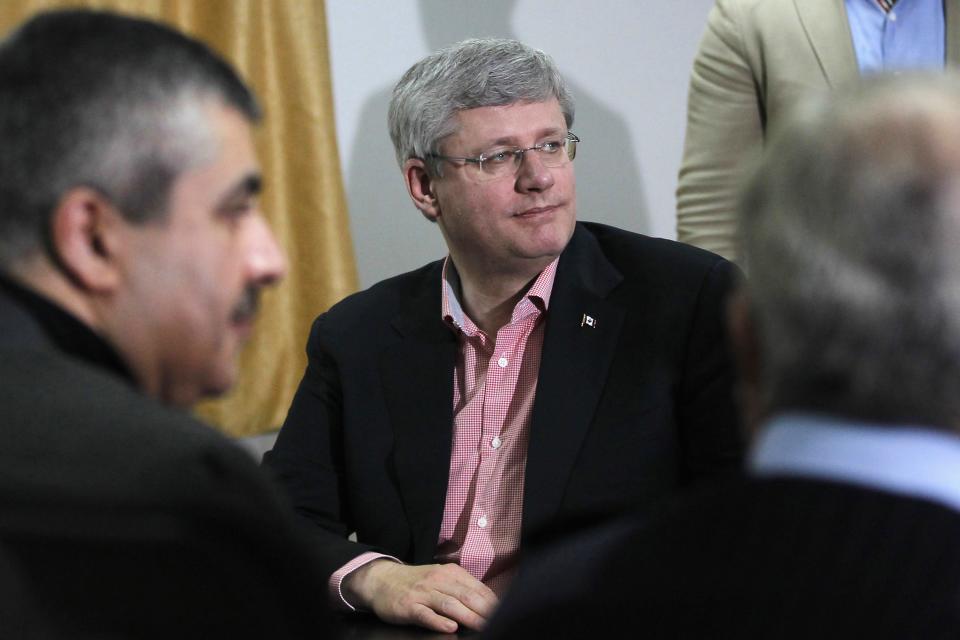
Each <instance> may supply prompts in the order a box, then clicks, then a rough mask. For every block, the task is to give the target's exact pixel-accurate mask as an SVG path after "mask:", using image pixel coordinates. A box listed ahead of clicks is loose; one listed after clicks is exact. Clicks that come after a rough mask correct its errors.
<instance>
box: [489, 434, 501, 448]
mask: <svg viewBox="0 0 960 640" xmlns="http://www.w3.org/2000/svg"><path fill="white" fill-rule="evenodd" d="M501 444H503V442H502V441H501V440H500V436H493V440H491V441H490V446H491V447H493V448H494V449H499V448H500V445H501Z"/></svg>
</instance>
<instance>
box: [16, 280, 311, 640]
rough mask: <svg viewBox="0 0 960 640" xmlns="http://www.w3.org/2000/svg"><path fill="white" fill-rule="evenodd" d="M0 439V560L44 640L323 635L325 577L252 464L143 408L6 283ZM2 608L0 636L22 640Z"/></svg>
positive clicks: (114, 368)
mask: <svg viewBox="0 0 960 640" xmlns="http://www.w3.org/2000/svg"><path fill="white" fill-rule="evenodd" d="M0 434H2V441H3V446H0V549H2V550H3V552H4V556H5V558H7V559H8V560H10V562H11V563H12V565H13V566H14V568H15V569H16V571H17V573H18V575H19V577H20V578H21V580H22V589H23V591H24V592H25V593H24V594H23V597H24V598H25V600H26V601H29V602H31V603H34V604H35V606H36V607H37V609H38V610H39V611H40V617H41V618H42V619H43V620H45V621H46V623H48V624H49V626H50V628H49V631H50V633H51V634H55V633H56V632H57V631H62V632H64V633H65V636H64V637H66V636H69V637H86V634H87V633H89V634H91V636H92V637H107V636H109V637H121V636H122V637H130V638H146V637H151V638H152V637H171V635H173V636H182V635H192V634H193V633H200V634H201V635H204V636H205V637H223V636H224V635H231V637H250V636H249V635H247V634H250V635H253V636H257V637H266V636H270V637H301V635H300V634H302V633H305V632H306V631H307V630H308V629H309V630H310V631H311V632H314V631H318V630H322V626H323V624H324V617H323V613H322V612H323V610H324V606H323V598H322V597H319V596H317V595H316V593H317V592H318V590H320V591H322V590H323V589H324V588H325V581H326V576H323V575H320V574H318V573H317V571H316V558H315V556H314V555H313V552H312V550H311V546H312V545H310V544H309V542H307V541H306V540H305V539H304V538H303V537H302V536H303V534H302V531H301V530H300V524H299V521H298V520H297V519H295V517H294V516H293V514H292V512H291V511H290V508H289V505H288V504H287V503H286V500H285V498H284V497H283V496H282V494H281V493H280V492H279V491H277V489H276V487H275V486H274V485H273V484H272V483H271V482H270V481H269V479H268V478H267V477H265V476H264V474H263V473H262V471H261V470H260V469H259V468H258V467H257V465H256V464H255V463H254V461H253V460H251V459H250V456H249V455H248V454H247V453H246V452H244V451H242V450H241V449H239V448H238V447H237V446H236V445H233V444H231V443H229V442H228V441H227V439H226V438H224V437H223V436H221V435H219V434H218V433H216V432H215V431H213V430H212V429H210V428H209V427H207V426H205V425H202V424H200V423H199V422H197V421H195V420H193V419H192V418H191V417H189V415H187V414H186V413H184V412H180V411H177V410H173V409H170V408H168V407H165V406H163V405H161V404H160V403H158V402H156V401H154V400H152V399H149V398H147V397H146V396H144V395H143V394H142V393H140V391H139V390H138V389H137V388H136V386H135V384H134V382H133V380H132V379H131V378H130V376H129V375H128V373H127V371H126V369H125V367H124V365H123V363H122V362H121V361H120V359H119V358H118V357H117V355H116V354H115V353H114V352H113V350H112V349H111V348H110V347H109V346H108V345H107V343H106V342H104V341H103V340H102V339H100V338H98V337H97V336H96V335H95V334H93V333H92V332H91V331H90V330H89V329H87V328H86V327H85V326H84V325H82V324H81V323H80V322H79V321H77V320H76V319H75V318H73V317H72V316H70V315H69V314H67V313H65V312H64V311H62V310H61V309H59V308H58V307H56V306H55V305H53V304H52V303H50V302H48V301H46V300H45V299H43V298H41V297H39V296H36V295H35V294H33V293H31V292H29V291H27V290H25V289H23V288H21V287H19V286H16V285H14V284H13V283H11V282H8V281H5V280H3V279H0ZM204 550H205V551H204ZM206 553H209V556H210V557H208V558H205V557H203V556H204V555H205V554H206ZM189 554H194V555H189ZM208 560H209V562H208ZM194 563H195V564H194ZM213 568H216V569H223V570H224V573H211V570H213ZM123 580H126V581H123ZM287 582H289V583H290V584H291V591H290V592H286V590H285V588H284V585H285V584H286V583H287ZM261 583H263V584H270V585H271V586H272V587H273V588H275V589H276V595H275V596H274V595H273V594H272V592H269V591H267V592H266V593H262V592H261V589H260V587H259V586H258V585H259V584H261ZM247 587H249V588H250V590H249V591H248V590H246V589H247ZM307 589H309V590H310V592H311V595H309V596H308V597H305V598H301V597H299V596H298V595H297V593H298V592H300V591H304V590H307ZM254 592H255V593H254ZM260 596H264V597H265V598H267V600H266V601H265V600H261V599H260ZM2 600H3V601H4V602H6V601H7V600H6V598H2ZM286 602H289V604H286ZM2 607H3V605H2V604H0V636H3V637H6V636H7V634H13V635H17V633H15V632H13V631H12V630H11V629H10V628H9V627H8V628H4V626H3V620H6V619H7V618H6V617H4V616H3V615H2ZM258 607H259V608H258ZM288 607H289V608H288ZM279 617H282V618H283V619H282V620H278V618H279ZM51 637H55V635H52V636H51Z"/></svg>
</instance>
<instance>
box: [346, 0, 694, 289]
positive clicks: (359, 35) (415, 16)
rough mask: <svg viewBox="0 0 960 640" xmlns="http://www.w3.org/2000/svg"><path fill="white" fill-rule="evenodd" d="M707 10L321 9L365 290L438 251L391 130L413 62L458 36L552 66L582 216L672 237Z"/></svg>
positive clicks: (399, 4) (477, 0)
mask: <svg viewBox="0 0 960 640" xmlns="http://www.w3.org/2000/svg"><path fill="white" fill-rule="evenodd" d="M712 5H713V0H666V1H664V0H593V1H588V0H327V28H328V30H329V43H330V53H331V64H332V68H333V69H332V70H333V85H334V102H335V109H336V121H337V136H338V140H339V144H340V160H341V166H342V167H343V171H344V181H345V183H346V187H347V198H348V201H349V205H350V218H351V226H352V232H353V240H354V246H355V249H356V257H357V266H358V269H359V272H360V282H361V285H362V286H364V287H366V286H369V285H370V284H373V283H374V282H376V281H378V280H381V279H383V278H385V277H388V276H390V275H394V274H397V273H400V272H403V271H407V270H410V269H414V268H416V267H419V266H421V265H422V264H424V263H426V262H428V261H430V260H433V259H436V258H438V257H441V256H443V255H445V250H444V246H443V241H442V239H441V237H440V232H439V230H438V229H437V228H436V226H435V225H432V224H430V223H429V222H427V221H426V220H425V219H423V218H422V217H421V216H420V214H419V213H418V212H417V211H416V209H414V208H413V205H412V204H410V202H409V200H408V198H407V195H406V191H405V190H404V188H403V183H402V181H401V178H400V172H399V170H398V168H397V166H396V164H395V162H394V159H393V150H392V147H391V145H390V140H389V136H388V135H387V127H386V112H387V101H388V99H389V92H390V89H391V88H392V87H393V85H394V83H395V82H396V81H397V80H398V79H399V77H400V75H401V74H402V73H403V72H404V71H406V69H407V68H408V67H410V65H412V64H413V63H414V62H416V61H417V60H418V59H420V58H421V57H423V56H425V55H426V54H428V53H429V52H431V51H433V50H436V49H438V48H440V47H442V46H445V45H447V44H449V43H452V42H456V41H458V40H461V39H463V38H468V37H479V36H498V37H512V38H518V39H520V40H523V41H524V42H527V43H528V44H530V45H533V46H535V47H537V48H540V49H543V50H544V51H546V52H547V53H549V54H550V55H552V56H553V58H554V60H556V62H557V64H558V65H559V66H560V69H561V71H562V72H563V73H564V75H565V76H566V78H567V80H568V81H569V82H570V85H571V89H572V91H573V94H574V99H575V100H576V104H577V112H576V122H575V123H574V127H573V130H574V131H576V132H577V134H578V135H579V136H580V137H581V139H582V140H583V143H582V144H581V145H580V148H579V150H578V153H577V160H576V174H577V193H578V217H579V218H580V219H581V220H596V221H599V222H606V223H608V224H613V225H616V226H619V227H623V228H627V229H631V230H634V231H639V232H641V233H646V234H649V235H654V236H663V237H667V238H673V237H675V231H674V190H675V188H676V181H677V168H678V166H679V163H680V154H681V151H682V145H683V126H684V120H685V109H686V93H687V82H688V78H689V74H690V65H691V62H692V60H693V55H694V52H695V51H696V47H697V43H698V42H699V39H700V35H701V33H702V32H703V27H704V24H705V20H706V16H707V12H708V11H709V9H710V7H711V6H712Z"/></svg>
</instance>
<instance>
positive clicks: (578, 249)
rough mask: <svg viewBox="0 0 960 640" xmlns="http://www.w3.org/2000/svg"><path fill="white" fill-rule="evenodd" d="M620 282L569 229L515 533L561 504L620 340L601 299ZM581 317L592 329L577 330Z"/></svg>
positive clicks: (582, 236) (592, 243)
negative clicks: (520, 521)
mask: <svg viewBox="0 0 960 640" xmlns="http://www.w3.org/2000/svg"><path fill="white" fill-rule="evenodd" d="M621 280H622V276H621V275H620V273H619V271H617V269H616V268H615V267H614V266H613V265H612V264H610V263H609V262H608V261H607V259H606V257H605V256H604V255H603V252H602V251H601V249H600V246H599V244H598V243H597V241H596V239H595V238H594V237H593V236H592V235H591V234H590V233H589V232H588V231H586V230H585V229H584V228H583V227H582V226H581V225H577V230H576V232H575V233H574V236H573V239H572V240H571V241H570V244H569V245H568V246H567V248H566V249H565V250H564V252H563V255H562V256H561V257H560V263H559V265H558V267H557V276H556V279H555V280H554V285H553V291H552V293H551V295H550V308H549V309H548V311H547V314H548V315H547V326H546V333H545V335H544V342H543V355H542V358H541V361H540V374H539V377H538V381H537V395H536V399H535V400H534V406H533V415H532V418H531V425H530V444H529V449H528V454H527V468H526V477H525V482H524V501H523V525H522V527H523V532H524V535H528V534H529V533H531V532H533V531H536V530H537V529H538V528H540V527H541V526H542V525H543V524H544V523H545V522H547V521H549V520H550V519H551V518H552V517H553V516H554V514H555V513H556V511H557V510H558V508H559V506H560V503H561V500H562V499H563V493H564V489H565V487H566V481H567V478H568V476H569V475H570V472H571V470H572V468H573V465H574V463H575V461H576V457H577V453H578V452H579V449H580V444H581V442H582V441H583V438H584V436H585V435H586V434H587V431H588V430H589V428H590V424H591V421H592V417H593V414H594V410H595V408H596V405H597V402H598V401H599V399H600V396H601V394H602V392H603V388H604V383H605V380H606V376H607V370H608V369H609V366H610V362H611V360H612V357H613V353H614V350H615V349H616V345H617V342H618V338H619V336H620V329H621V326H622V324H623V319H624V312H623V310H622V309H620V308H619V307H617V306H616V305H614V304H612V303H611V302H609V301H608V300H606V297H607V295H608V294H609V293H610V291H611V290H612V289H613V288H614V287H616V285H617V284H618V283H619V282H620V281H621ZM584 314H587V315H589V316H591V317H592V318H593V319H594V320H595V324H596V326H595V327H590V326H589V325H583V326H581V323H582V321H583V316H584Z"/></svg>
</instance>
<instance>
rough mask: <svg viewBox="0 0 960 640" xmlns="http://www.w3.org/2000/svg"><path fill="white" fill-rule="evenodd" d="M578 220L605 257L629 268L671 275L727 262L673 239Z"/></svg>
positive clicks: (695, 272) (709, 267) (709, 268)
mask: <svg viewBox="0 0 960 640" xmlns="http://www.w3.org/2000/svg"><path fill="white" fill-rule="evenodd" d="M580 224H581V226H582V227H583V228H584V229H585V230H586V231H588V232H589V233H590V235H591V236H593V238H595V239H596V241H597V243H598V244H599V245H600V248H601V249H602V251H603V253H604V255H605V256H606V257H607V259H608V260H609V261H610V262H611V263H613V264H614V265H615V266H617V267H618V268H620V267H622V268H623V269H626V270H627V271H628V272H629V271H635V270H637V269H645V270H651V271H653V272H655V273H656V274H658V275H663V276H666V277H669V278H671V279H672V278H674V277H677V276H678V275H682V274H685V273H690V274H697V273H699V274H702V273H703V272H704V271H709V270H711V269H714V268H716V267H717V266H718V265H721V264H728V261H727V260H726V259H725V258H723V257H721V256H718V255H717V254H715V253H711V252H709V251H706V250H704V249H700V248H699V247H694V246H692V245H688V244H684V243H682V242H677V241H675V240H667V239H666V238H653V237H650V236H645V235H643V234H640V233H634V232H632V231H626V230H624V229H618V228H617V227H611V226H609V225H605V224H600V223H598V222H583V223H580Z"/></svg>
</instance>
